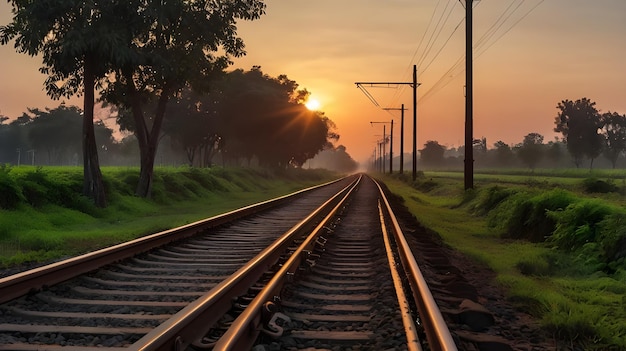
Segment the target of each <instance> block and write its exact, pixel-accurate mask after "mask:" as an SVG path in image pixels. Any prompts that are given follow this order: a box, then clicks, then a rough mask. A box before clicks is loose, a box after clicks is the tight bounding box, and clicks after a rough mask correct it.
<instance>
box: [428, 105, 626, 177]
mask: <svg viewBox="0 0 626 351" xmlns="http://www.w3.org/2000/svg"><path fill="white" fill-rule="evenodd" d="M557 109H558V114H557V116H556V117H555V119H554V124H555V127H554V131H555V132H558V133H561V136H562V137H561V138H555V140H552V141H548V142H547V143H544V136H543V135H541V134H539V133H529V134H527V135H526V136H524V139H523V140H522V142H520V143H518V144H515V145H508V144H506V143H505V142H503V141H501V140H498V141H496V142H495V143H494V144H493V145H492V147H491V148H489V147H488V144H487V140H486V138H481V139H476V140H474V143H473V148H474V158H475V160H474V161H475V164H476V166H477V167H520V166H522V167H527V168H529V169H531V170H532V169H535V168H536V167H538V166H542V165H544V166H546V167H551V168H552V167H571V166H572V165H573V166H575V167H576V168H580V167H583V165H584V164H585V162H588V165H589V169H593V166H594V161H596V160H598V159H599V158H600V156H603V159H601V161H604V165H603V166H605V167H612V168H616V167H617V165H618V163H619V161H620V160H621V159H623V158H624V157H623V156H624V154H625V153H626V115H623V114H619V113H617V112H611V111H609V112H604V113H601V112H600V111H599V110H598V109H597V108H596V103H595V102H593V101H591V100H590V99H588V98H581V99H578V100H576V101H572V100H563V101H561V102H559V103H558V104H557ZM419 151H420V161H421V164H422V166H424V167H430V168H448V167H456V166H459V165H462V164H463V155H464V152H463V151H464V147H463V146H462V147H459V148H458V149H454V148H450V149H449V148H446V147H445V146H444V145H441V144H439V143H438V142H437V141H433V140H429V141H427V142H426V143H425V144H424V148H422V149H421V150H419Z"/></svg>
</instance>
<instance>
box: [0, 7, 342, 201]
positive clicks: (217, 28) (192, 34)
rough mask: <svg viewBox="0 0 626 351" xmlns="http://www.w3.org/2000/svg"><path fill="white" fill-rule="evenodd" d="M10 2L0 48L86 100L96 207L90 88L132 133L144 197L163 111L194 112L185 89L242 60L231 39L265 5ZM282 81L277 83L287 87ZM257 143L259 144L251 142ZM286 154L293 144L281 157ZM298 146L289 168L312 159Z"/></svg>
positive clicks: (61, 90)
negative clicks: (24, 57)
mask: <svg viewBox="0 0 626 351" xmlns="http://www.w3.org/2000/svg"><path fill="white" fill-rule="evenodd" d="M9 3H10V4H11V6H12V13H13V19H12V22H11V23H9V24H8V25H5V26H0V44H2V45H6V44H8V43H9V42H11V41H14V46H15V48H16V51H17V52H20V53H25V54H28V55H31V56H35V55H40V56H41V57H42V61H43V65H42V67H41V68H40V71H41V72H42V73H43V74H45V75H47V78H46V80H45V82H44V86H45V89H46V92H47V94H48V95H49V96H50V97H52V98H54V99H60V98H61V97H70V96H73V95H77V94H79V95H82V96H83V115H82V132H81V134H82V136H81V145H82V156H83V157H82V164H83V173H84V186H83V193H84V194H85V195H87V196H90V197H92V198H93V199H94V202H95V203H96V205H98V206H102V207H104V206H106V194H105V192H104V185H103V182H102V174H101V171H100V160H99V156H98V151H99V149H98V145H97V142H96V138H95V128H96V126H95V125H94V105H95V103H96V97H95V93H96V91H99V92H100V94H101V95H100V99H101V100H102V101H105V102H106V103H108V104H111V105H113V106H115V107H116V108H117V109H119V116H120V119H119V122H120V125H121V126H122V128H123V129H124V130H128V131H132V132H133V133H134V135H135V138H136V140H137V145H138V147H139V163H140V171H139V172H140V174H139V181H138V184H137V188H136V194H137V195H139V196H142V197H149V196H150V193H151V189H152V174H153V168H154V163H155V160H156V156H157V150H158V146H159V142H160V141H161V139H162V137H163V135H164V132H163V128H164V125H165V124H166V122H165V116H166V112H167V111H168V109H169V110H171V109H172V106H171V105H173V104H174V105H178V106H176V107H178V108H184V107H185V106H183V105H185V104H187V107H193V106H191V105H189V104H188V103H189V101H190V100H189V99H186V96H187V97H188V96H190V93H189V91H192V92H194V93H196V94H204V93H207V92H208V91H209V90H210V89H211V87H212V85H213V83H214V82H215V81H216V80H217V79H218V78H219V77H221V76H223V74H224V71H225V69H226V68H227V67H228V66H229V65H231V64H232V63H233V62H232V58H234V57H239V56H242V55H244V54H245V46H244V43H243V40H242V39H241V38H240V37H239V36H238V35H237V23H238V21H242V20H256V19H258V18H260V17H261V16H262V15H263V14H264V13H265V4H264V2H263V1H261V0H234V1H213V0H193V1H191V0H172V1H160V0H124V1H97V2H94V1H82V0H50V1H19V0H9ZM285 79H286V77H285ZM280 80H281V79H280V78H279V79H278V83H279V84H282V83H285V84H287V85H289V84H291V83H289V82H287V81H285V82H282V83H281V82H280ZM214 95H215V91H214ZM243 97H244V98H245V96H243ZM283 98H285V97H283ZM287 100H288V101H289V103H286V102H284V101H283V103H284V104H283V107H285V108H289V107H294V106H296V107H297V105H298V101H299V100H298V97H295V98H294V97H289V99H287ZM222 101H224V100H222ZM210 104H211V102H210V101H209V102H208V104H207V102H206V101H205V104H201V107H202V108H207V109H208V106H210ZM238 105H239V106H236V107H239V108H240V109H241V111H239V113H241V114H243V113H247V112H251V111H250V109H248V110H246V109H245V108H246V105H247V104H246V102H245V101H243V100H239V104H238ZM196 107H198V106H196ZM198 108H200V107H198ZM204 111H205V112H206V111H207V110H206V109H205V110H204ZM280 111H281V112H282V113H281V114H280V115H279V116H275V118H273V117H270V116H267V111H261V113H262V114H264V115H266V117H267V118H266V120H265V124H257V125H255V124H249V123H247V122H241V121H240V124H239V125H237V128H243V129H246V132H247V133H252V132H254V130H253V128H255V127H259V126H266V125H272V126H275V125H276V122H277V121H279V120H280V121H283V122H284V121H285V120H286V118H287V117H286V115H288V113H287V112H289V111H284V110H280ZM253 112H255V113H256V111H253ZM181 115H184V114H181ZM237 116H238V117H241V118H245V117H242V116H241V115H237ZM187 117H189V118H193V117H192V116H187ZM196 117H197V116H196ZM316 117H317V119H318V120H321V121H318V122H315V123H313V122H311V123H310V124H307V127H311V128H318V129H320V128H322V129H323V128H326V127H328V126H329V125H330V124H329V123H328V122H329V120H328V119H325V117H324V116H319V115H318V116H316ZM282 126H284V125H282ZM288 127H290V128H291V125H288ZM294 130H295V129H288V130H287V131H286V132H293V131H294ZM228 132H230V133H231V134H232V133H236V131H234V130H232V131H228ZM181 133H182V132H181ZM249 135H253V134H249ZM317 135H318V136H319V133H318V134H317ZM284 136H285V133H278V134H277V135H276V138H283V137H284ZM330 137H331V139H332V137H333V135H330ZM211 138H213V140H212V141H211V140H210V139H211ZM280 140H281V141H282V142H285V141H286V140H283V139H280ZM211 142H212V144H213V145H214V146H215V145H217V146H218V147H219V144H220V143H222V142H227V143H229V144H231V145H230V147H231V148H232V149H233V150H235V149H236V150H238V152H240V153H246V152H247V153H248V154H247V156H249V157H250V154H251V152H250V150H246V149H245V147H243V146H242V147H239V148H238V147H237V145H236V144H235V142H234V141H232V140H230V141H227V140H226V138H225V137H224V138H222V137H220V136H216V135H212V136H208V137H207V140H206V145H209V143H211ZM317 142H319V140H317ZM253 143H254V145H255V146H257V147H265V144H263V143H262V142H261V141H259V140H257V139H255V138H253ZM206 145H203V146H202V147H200V148H198V147H194V146H192V145H188V150H189V155H190V157H192V158H194V157H195V153H196V152H199V150H203V151H201V152H204V155H206V153H207V152H211V151H210V150H214V149H211V148H209V147H207V146H206ZM285 149H289V147H285V146H283V147H282V148H279V150H277V151H278V152H284V151H285ZM294 149H295V150H294V153H295V155H293V157H290V160H289V161H292V160H293V162H295V163H302V162H303V160H305V159H306V157H308V156H311V154H312V153H313V152H312V151H311V150H308V149H304V148H303V147H302V146H301V145H296V146H295V147H294ZM285 157H286V156H285V155H281V156H275V157H274V158H275V159H268V158H263V160H262V162H263V163H267V164H270V163H280V164H281V165H283V166H284V165H285V164H286V163H288V162H287V161H285V160H284V158H285Z"/></svg>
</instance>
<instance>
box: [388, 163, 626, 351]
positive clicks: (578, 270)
mask: <svg viewBox="0 0 626 351" xmlns="http://www.w3.org/2000/svg"><path fill="white" fill-rule="evenodd" d="M535 173H537V174H539V175H538V176H537V177H535V176H532V175H529V174H528V172H526V173H524V172H512V173H508V172H507V174H498V173H496V172H494V171H490V172H488V173H487V174H482V173H480V174H476V175H475V179H476V180H477V181H476V182H475V184H476V186H475V189H472V190H468V191H464V190H463V175H462V173H458V172H426V173H425V174H424V176H423V177H420V178H418V179H417V181H416V182H407V181H406V177H399V176H397V175H396V176H394V177H385V178H384V181H385V183H386V184H387V186H388V187H389V189H390V190H391V191H392V192H394V193H396V194H398V195H401V196H402V197H403V198H404V200H405V202H404V203H405V205H406V206H407V207H408V208H409V210H410V211H411V212H412V213H413V214H414V215H415V216H416V218H417V219H418V220H419V221H420V222H421V223H422V224H423V225H424V226H426V227H427V228H429V229H431V230H434V231H435V232H437V233H438V234H439V235H440V236H441V237H442V238H443V240H444V241H445V242H446V243H447V244H449V245H450V246H452V247H454V248H455V249H457V250H459V251H461V252H463V253H465V254H466V255H468V256H469V257H472V258H473V259H475V260H476V261H477V262H480V263H483V264H485V265H487V266H489V267H490V268H491V269H492V270H493V271H494V272H496V274H497V282H498V283H499V284H501V285H502V286H504V287H506V288H507V290H508V298H509V299H510V301H512V302H513V303H514V304H515V305H516V306H517V308H518V309H519V310H521V311H525V312H528V313H531V314H532V315H534V316H536V317H537V318H539V319H540V320H541V323H542V324H543V326H544V328H545V329H546V330H548V331H549V332H551V333H552V334H553V335H554V337H555V339H557V340H560V342H561V343H564V344H567V343H577V344H579V345H584V347H585V349H586V350H587V349H588V350H596V349H597V350H602V349H606V348H607V347H608V346H619V347H626V341H625V340H626V323H624V321H626V298H624V295H625V294H626V273H625V272H626V266H624V263H623V260H622V261H617V262H613V263H612V264H606V262H603V261H602V260H603V259H602V257H601V255H600V253H601V252H602V251H601V250H600V248H599V246H601V245H599V244H595V243H594V244H589V243H587V244H584V243H583V244H582V246H576V248H575V249H570V250H562V249H558V248H557V247H556V246H555V242H553V241H550V240H547V241H540V242H531V241H528V240H522V239H514V237H515V236H512V235H511V230H514V229H515V226H520V225H526V226H527V228H526V229H527V230H532V229H533V228H537V227H538V226H544V227H545V228H543V229H542V230H550V231H552V230H554V226H555V225H560V226H561V227H560V228H561V229H560V230H561V232H560V233H559V232H557V233H558V234H559V235H562V236H563V237H564V238H566V239H569V240H573V239H578V238H579V237H576V236H572V235H579V234H581V233H583V234H586V235H591V233H592V232H593V235H594V236H593V238H594V240H604V236H606V234H601V233H602V228H601V227H602V226H603V225H604V226H606V227H607V228H608V229H610V230H609V231H608V232H610V233H615V232H620V231H622V230H623V229H622V228H623V227H622V225H623V223H624V222H626V219H625V220H622V217H621V215H614V216H617V217H613V220H612V221H605V222H598V221H599V219H598V218H597V217H600V216H598V214H602V215H606V214H607V213H613V212H620V207H619V206H620V205H621V204H622V203H623V198H622V195H620V194H608V195H607V194H603V195H598V194H588V193H585V192H584V191H583V187H582V186H581V185H582V182H583V180H584V179H586V178H587V177H589V171H588V170H587V171H585V172H583V171H581V170H574V171H571V170H568V171H561V172H557V171H547V170H545V171H536V172H535ZM600 175H601V176H604V177H609V176H610V177H613V178H612V179H615V178H617V177H623V176H624V172H622V173H618V172H612V171H611V172H604V173H602V174H600ZM596 176H597V175H596ZM425 183H427V184H428V185H427V186H425V187H424V186H423V184H425ZM424 189H426V190H424ZM570 203H575V204H576V205H575V206H572V207H571V209H569V208H568V204H570ZM520 204H523V206H522V207H519V206H520ZM515 206H518V207H515ZM524 206H525V207H524ZM533 206H534V207H533ZM551 206H552V207H554V208H556V207H559V208H560V207H563V208H564V209H563V210H560V211H557V212H558V216H556V217H559V216H560V218H558V220H557V221H556V224H555V223H553V224H552V226H553V227H552V228H550V226H549V223H548V224H546V223H543V222H542V221H544V220H545V219H543V218H546V217H547V216H548V215H547V214H546V213H547V211H546V209H547V208H550V207H551ZM521 208H528V209H529V210H528V211H527V213H526V215H524V216H522V217H523V218H521V219H520V220H519V221H518V222H515V221H513V222H510V223H508V226H507V221H510V218H512V217H514V216H515V215H516V211H518V212H519V211H520V209H521ZM533 208H534V210H532V209H533ZM533 213H534V214H533ZM570 217H571V218H570ZM624 218H626V216H625V217H624ZM574 219H576V220H574ZM520 223H521V224H520ZM542 223H543V224H542ZM498 224H499V225H498ZM616 228H618V229H616ZM517 229H519V228H517ZM557 239H559V240H564V239H563V238H559V237H557ZM609 239H611V240H613V241H611V240H609V241H608V243H609V244H607V245H611V244H612V245H613V246H615V242H616V240H617V239H619V238H617V239H616V238H609ZM567 242H568V243H569V241H567ZM598 255H600V256H598Z"/></svg>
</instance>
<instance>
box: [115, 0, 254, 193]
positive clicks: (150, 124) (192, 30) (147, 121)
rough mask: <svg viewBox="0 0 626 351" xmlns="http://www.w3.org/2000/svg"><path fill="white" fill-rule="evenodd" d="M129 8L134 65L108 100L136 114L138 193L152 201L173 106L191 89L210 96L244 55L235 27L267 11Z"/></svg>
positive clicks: (155, 4) (212, 4) (179, 3)
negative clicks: (235, 60) (156, 164)
mask: <svg viewBox="0 0 626 351" xmlns="http://www.w3.org/2000/svg"><path fill="white" fill-rule="evenodd" d="M128 7H129V8H130V10H129V12H128V13H131V14H133V19H134V21H131V22H130V23H128V24H126V25H125V26H124V28H125V29H126V31H127V37H130V39H131V40H128V41H127V42H126V43H125V48H127V49H128V53H129V55H130V56H131V57H133V58H134V60H133V61H132V62H128V63H125V64H120V65H118V66H116V67H115V70H114V71H115V75H113V76H111V79H110V80H109V81H108V82H107V89H106V91H105V93H104V94H103V98H104V99H105V100H107V101H109V102H111V103H113V104H116V105H119V106H122V107H124V108H128V109H129V110H130V111H132V118H133V123H132V125H133V127H134V128H133V130H132V131H133V133H134V134H135V136H136V138H137V140H138V142H139V149H140V159H141V161H140V162H141V169H140V175H139V182H138V185H137V190H136V193H137V195H139V196H142V197H149V196H150V193H151V189H152V174H153V168H154V159H155V156H156V151H157V147H158V142H159V138H160V136H161V129H162V125H163V119H164V117H165V113H166V109H167V105H168V103H169V101H170V100H172V99H176V98H177V97H178V96H179V94H180V91H181V90H182V89H183V88H184V87H186V86H188V85H189V86H191V87H192V88H193V89H194V90H195V91H206V90H207V89H208V84H209V83H210V82H212V81H214V80H215V78H216V77H218V76H219V75H220V74H222V72H223V70H224V69H225V68H226V67H227V66H228V65H229V64H231V63H232V62H231V60H230V57H232V56H235V57H238V56H242V55H244V54H245V51H244V45H243V41H242V40H241V39H240V38H239V37H237V33H236V31H237V27H236V22H237V20H241V19H243V20H254V19H257V18H259V17H260V16H261V15H262V14H263V13H264V9H265V5H264V4H263V2H262V1H260V0H233V1H212V0H196V1H191V0H175V1H167V2H166V1H156V0H136V1H133V2H130V3H129V5H128ZM218 52H221V53H223V55H222V56H218V55H216V54H217V53H218ZM149 101H153V102H154V104H153V106H156V108H155V109H154V110H152V111H147V110H146V109H145V106H146V102H149Z"/></svg>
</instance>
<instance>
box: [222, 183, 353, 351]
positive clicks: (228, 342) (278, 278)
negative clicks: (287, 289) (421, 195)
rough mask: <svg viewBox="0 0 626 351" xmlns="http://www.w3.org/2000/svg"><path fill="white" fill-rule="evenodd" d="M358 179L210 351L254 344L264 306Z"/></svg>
mask: <svg viewBox="0 0 626 351" xmlns="http://www.w3.org/2000/svg"><path fill="white" fill-rule="evenodd" d="M362 177H363V175H361V176H359V179H358V180H357V181H355V183H353V184H352V186H351V188H350V189H349V191H348V192H346V193H345V195H343V198H342V199H341V201H340V202H339V203H337V204H336V205H335V207H334V208H333V210H332V211H331V212H329V213H328V214H327V215H326V217H325V218H324V219H323V220H322V222H321V223H319V224H318V225H317V227H316V228H315V229H314V230H313V231H312V232H311V234H309V236H308V237H307V238H306V239H305V241H304V242H302V244H300V246H299V247H298V249H297V250H296V251H295V252H294V253H293V254H292V255H291V256H290V257H289V259H288V260H287V261H286V262H285V263H284V264H283V266H282V267H281V269H280V270H279V271H278V272H277V273H276V274H275V275H274V277H273V278H272V279H271V280H270V281H269V283H268V284H267V285H266V286H265V287H264V288H263V290H261V291H260V292H259V294H258V295H257V296H256V297H255V298H254V300H252V302H251V303H250V304H249V305H248V307H247V308H246V309H245V310H244V311H243V312H242V313H241V314H240V315H239V317H237V318H236V319H235V321H233V323H232V324H231V326H230V328H229V329H228V330H227V331H226V333H224V335H223V336H222V337H221V338H220V339H219V340H218V342H217V343H216V344H215V346H214V347H213V351H231V350H232V351H239V350H249V349H250V348H251V347H252V346H253V344H254V341H255V340H256V338H257V336H258V334H259V333H260V331H261V329H262V326H261V324H262V322H263V321H262V317H263V316H262V313H263V309H264V308H265V304H266V303H267V302H269V301H272V299H273V297H274V296H279V295H280V290H281V289H282V286H283V284H284V282H285V280H286V279H287V277H288V276H289V273H293V272H294V271H295V270H296V269H297V268H298V266H299V264H300V262H301V261H302V260H303V259H306V257H304V255H305V254H306V253H307V252H310V251H311V250H312V249H313V247H314V246H315V243H316V240H317V238H318V237H319V235H320V234H321V233H322V231H323V230H325V228H326V226H327V225H328V223H329V222H330V221H331V220H332V219H333V218H334V217H335V215H336V214H337V212H338V211H339V210H340V209H341V208H342V207H343V206H344V204H345V203H346V201H347V200H348V198H349V197H350V195H351V194H352V193H353V191H354V190H355V189H356V188H357V186H358V184H359V183H360V181H361V179H362Z"/></svg>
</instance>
